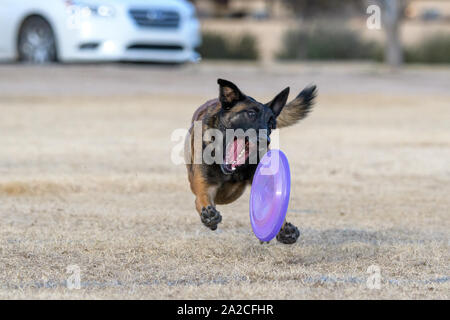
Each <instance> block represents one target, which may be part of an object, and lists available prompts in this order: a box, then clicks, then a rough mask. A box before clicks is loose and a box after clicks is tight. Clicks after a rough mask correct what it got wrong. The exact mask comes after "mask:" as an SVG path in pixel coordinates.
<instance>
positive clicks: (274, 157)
mask: <svg viewBox="0 0 450 320" xmlns="http://www.w3.org/2000/svg"><path fill="white" fill-rule="evenodd" d="M290 191H291V173H290V170H289V163H288V160H287V158H286V155H285V154H284V153H283V152H282V151H280V150H269V151H268V152H267V153H266V154H265V155H264V157H263V158H262V159H261V161H260V162H259V164H258V167H257V168H256V171H255V175H254V176H253V182H252V188H251V191H250V222H251V225H252V229H253V233H254V234H255V235H256V237H257V238H258V239H259V240H261V241H270V240H272V239H273V238H275V236H276V235H277V234H278V232H279V231H280V229H281V227H282V226H283V222H284V219H285V218H286V212H287V209H288V205H289V195H290Z"/></svg>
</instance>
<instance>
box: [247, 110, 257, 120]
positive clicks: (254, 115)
mask: <svg viewBox="0 0 450 320" xmlns="http://www.w3.org/2000/svg"><path fill="white" fill-rule="evenodd" d="M247 115H248V116H249V117H250V118H251V119H254V118H256V112H255V111H253V110H249V111H247Z"/></svg>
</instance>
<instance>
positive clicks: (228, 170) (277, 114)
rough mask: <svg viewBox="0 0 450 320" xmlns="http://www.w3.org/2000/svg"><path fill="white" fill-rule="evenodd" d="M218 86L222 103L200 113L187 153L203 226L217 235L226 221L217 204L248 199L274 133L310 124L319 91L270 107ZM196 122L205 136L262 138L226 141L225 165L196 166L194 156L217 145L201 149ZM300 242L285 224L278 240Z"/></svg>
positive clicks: (283, 96) (283, 97) (283, 98)
mask: <svg viewBox="0 0 450 320" xmlns="http://www.w3.org/2000/svg"><path fill="white" fill-rule="evenodd" d="M217 82H218V84H219V86H220V89H219V98H218V99H214V100H210V101H208V102H206V103H205V104H204V105H202V106H201V107H199V108H198V109H197V110H196V111H195V113H194V115H193V117H192V125H191V128H190V130H189V134H188V135H187V138H186V143H187V144H186V147H185V157H186V166H187V172H188V177H189V182H190V186H191V190H192V192H193V193H194V195H195V196H196V199H195V207H196V209H197V211H198V213H199V214H200V218H201V221H202V223H203V224H204V225H205V226H207V227H208V228H210V229H211V230H216V229H217V225H218V224H219V223H220V222H221V221H222V216H221V215H220V213H219V211H217V209H216V204H219V205H222V204H228V203H231V202H234V201H235V200H236V199H238V198H239V197H240V196H241V195H242V194H243V192H244V190H245V188H246V186H247V185H250V184H251V183H252V180H253V175H254V173H255V170H256V167H257V165H258V162H259V160H260V158H261V157H262V156H261V154H262V155H264V152H267V147H268V145H269V144H270V134H271V132H272V130H274V129H276V128H282V127H287V126H290V125H293V124H295V123H296V122H298V121H299V120H302V119H303V118H305V117H306V116H307V114H308V113H309V112H310V111H311V108H312V106H313V103H314V98H315V97H316V86H309V87H306V88H305V89H304V90H303V91H301V92H300V94H299V95H298V96H297V97H296V98H295V99H294V100H292V101H291V102H290V103H288V104H286V102H287V99H288V96H289V87H288V88H286V89H284V90H283V91H281V92H280V93H279V94H278V95H277V96H276V97H275V98H274V99H273V100H272V101H270V102H269V103H266V104H264V103H260V102H258V101H256V100H255V99H253V98H251V97H249V96H247V95H245V94H244V93H242V91H241V90H239V88H238V87H237V86H236V85H235V84H234V83H232V82H230V81H227V80H222V79H219V80H218V81H217ZM197 121H199V122H197ZM194 122H196V123H201V129H202V132H205V131H207V130H208V129H217V130H220V132H222V133H223V136H224V137H225V136H226V131H228V129H232V130H237V129H242V130H243V131H246V130H249V129H253V130H255V131H256V132H259V133H258V135H257V139H256V140H253V141H249V140H248V139H246V138H245V137H244V138H240V137H234V139H231V141H228V142H227V141H224V142H223V143H221V144H220V145H221V146H220V148H219V149H221V150H215V152H218V151H221V152H220V154H223V161H219V162H220V163H212V164H207V163H205V161H202V160H201V161H200V162H199V161H195V159H194V155H195V152H196V151H198V150H196V148H200V146H201V148H202V150H201V151H202V152H203V151H204V149H205V148H207V146H208V145H209V144H210V143H212V142H213V141H214V139H211V140H209V141H208V140H205V139H202V141H201V144H200V145H199V144H198V143H197V146H196V144H195V142H194V137H195V135H194V134H192V133H193V127H194ZM260 132H263V133H260ZM202 137H203V136H202ZM263 142H264V143H263ZM255 146H256V148H255ZM263 146H264V147H265V148H266V149H265V151H264V150H263V151H262V150H261V148H263ZM252 147H253V148H252ZM255 149H256V150H257V151H258V152H257V154H258V155H257V156H256V163H250V161H249V159H250V158H252V157H251V156H252V152H254V151H252V150H255ZM200 154H203V153H200ZM299 236H300V232H299V230H298V228H297V227H296V226H294V225H292V224H291V223H289V222H286V221H285V222H284V224H283V226H282V228H281V230H280V232H279V233H278V235H277V240H278V241H280V242H282V243H286V244H292V243H295V242H296V241H297V239H298V237H299Z"/></svg>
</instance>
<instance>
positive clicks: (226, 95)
mask: <svg viewBox="0 0 450 320" xmlns="http://www.w3.org/2000/svg"><path fill="white" fill-rule="evenodd" d="M217 83H218V84H219V86H220V89H219V100H220V103H221V104H222V108H224V109H225V110H229V109H231V108H232V107H233V106H234V105H235V104H236V103H237V102H238V101H241V100H243V98H244V95H243V94H242V92H241V90H239V88H238V87H237V86H236V85H235V84H234V83H233V82H230V81H227V80H223V79H218V80H217Z"/></svg>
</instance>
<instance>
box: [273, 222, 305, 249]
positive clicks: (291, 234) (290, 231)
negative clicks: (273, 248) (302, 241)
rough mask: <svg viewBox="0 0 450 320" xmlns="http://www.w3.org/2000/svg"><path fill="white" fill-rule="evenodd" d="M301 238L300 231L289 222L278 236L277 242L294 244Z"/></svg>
mask: <svg viewBox="0 0 450 320" xmlns="http://www.w3.org/2000/svg"><path fill="white" fill-rule="evenodd" d="M299 237H300V231H299V230H298V228H297V227H296V226H294V225H293V224H292V223H289V222H287V223H286V224H285V225H284V227H283V229H281V230H280V232H279V233H278V234H277V240H278V241H279V242H281V243H284V244H293V243H295V242H296V241H297V239H298V238H299Z"/></svg>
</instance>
